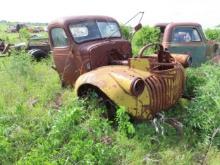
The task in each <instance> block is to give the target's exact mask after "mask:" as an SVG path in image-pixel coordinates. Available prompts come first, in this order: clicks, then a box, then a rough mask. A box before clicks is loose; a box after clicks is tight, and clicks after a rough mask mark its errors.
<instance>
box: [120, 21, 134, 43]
mask: <svg viewBox="0 0 220 165" xmlns="http://www.w3.org/2000/svg"><path fill="white" fill-rule="evenodd" d="M120 28H121V33H122V37H123V38H124V39H126V40H130V39H131V32H132V28H131V27H130V26H126V25H120Z"/></svg>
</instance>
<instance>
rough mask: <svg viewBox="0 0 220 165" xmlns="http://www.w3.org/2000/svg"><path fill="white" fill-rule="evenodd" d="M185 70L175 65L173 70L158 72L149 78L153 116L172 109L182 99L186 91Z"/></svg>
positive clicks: (147, 80)
mask: <svg viewBox="0 0 220 165" xmlns="http://www.w3.org/2000/svg"><path fill="white" fill-rule="evenodd" d="M183 78H184V79H185V76H184V70H183V68H182V66H180V65H178V64H177V65H175V66H174V68H173V69H168V70H158V71H156V72H153V75H152V76H150V77H148V78H147V79H146V80H145V81H146V86H147V88H148V91H149V95H150V107H149V108H150V110H151V113H152V115H154V114H155V113H157V112H160V111H162V110H165V109H168V108H170V107H171V106H172V105H174V104H175V103H176V101H177V100H178V99H179V98H180V97H181V95H182V91H183V89H184V83H183V82H184V81H183Z"/></svg>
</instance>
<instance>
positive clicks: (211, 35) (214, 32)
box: [205, 29, 220, 41]
mask: <svg viewBox="0 0 220 165" xmlns="http://www.w3.org/2000/svg"><path fill="white" fill-rule="evenodd" d="M205 35H206V37H207V39H209V40H216V41H220V29H206V30H205Z"/></svg>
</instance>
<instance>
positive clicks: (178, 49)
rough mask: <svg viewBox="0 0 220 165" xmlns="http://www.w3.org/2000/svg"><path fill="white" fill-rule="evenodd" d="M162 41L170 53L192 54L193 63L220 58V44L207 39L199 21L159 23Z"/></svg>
mask: <svg viewBox="0 0 220 165" xmlns="http://www.w3.org/2000/svg"><path fill="white" fill-rule="evenodd" d="M155 27H157V28H159V29H160V42H161V44H162V45H163V46H164V48H165V49H167V50H168V51H169V52H170V53H183V54H188V55H190V56H191V60H192V65H193V66H198V65H200V64H201V63H203V62H205V61H207V60H209V59H215V60H217V59H220V57H219V56H218V55H219V54H220V53H219V44H218V43H216V42H214V41H210V40H207V39H206V37H205V35H204V33H203V30H202V26H201V25H200V24H198V23H159V24H156V25H155Z"/></svg>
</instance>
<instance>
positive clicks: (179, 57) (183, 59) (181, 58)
mask: <svg viewBox="0 0 220 165" xmlns="http://www.w3.org/2000/svg"><path fill="white" fill-rule="evenodd" d="M171 56H172V57H173V58H174V59H175V60H176V61H178V62H179V63H180V64H182V65H183V67H184V68H187V67H189V66H191V64H192V58H191V56H189V55H187V54H171Z"/></svg>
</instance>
